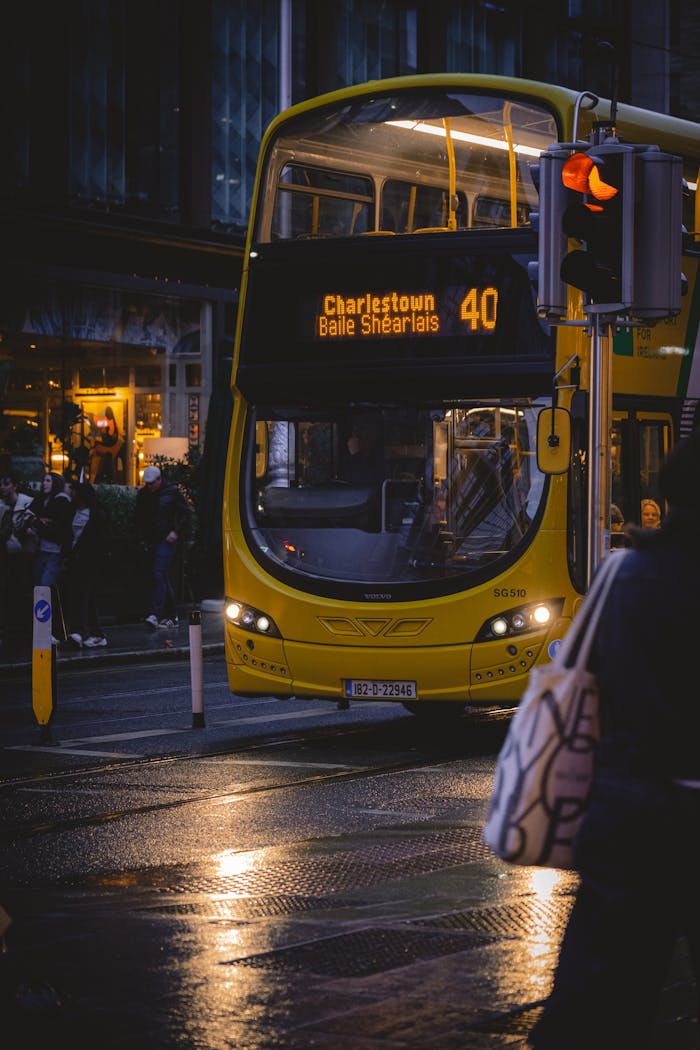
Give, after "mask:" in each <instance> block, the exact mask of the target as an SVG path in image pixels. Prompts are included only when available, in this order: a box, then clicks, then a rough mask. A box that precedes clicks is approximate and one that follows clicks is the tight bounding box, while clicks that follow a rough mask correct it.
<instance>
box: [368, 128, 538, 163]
mask: <svg viewBox="0 0 700 1050" xmlns="http://www.w3.org/2000/svg"><path fill="white" fill-rule="evenodd" d="M386 123H387V124H390V125H391V127H393V128H406V129H407V130H408V131H420V132H422V134H424V135H439V136H440V137H441V138H443V139H444V138H445V137H446V132H445V129H444V128H441V127H438V126H437V125H436V124H425V123H423V121H418V123H415V124H414V123H413V121H411V120H387V122H386ZM450 138H451V139H454V140H455V141H457V142H470V143H471V144H472V145H473V146H487V147H489V148H490V149H500V150H508V149H510V146H509V144H508V143H507V142H506V141H505V139H503V140H501V139H489V138H487V137H486V136H485V135H470V134H469V132H468V131H455V130H454V129H451V130H450ZM513 150H514V152H515V153H524V154H525V155H526V156H528V157H539V155H540V153H541V152H542V151H541V150H539V149H535V147H534V146H523V145H521V144H520V143H519V142H514V143H513Z"/></svg>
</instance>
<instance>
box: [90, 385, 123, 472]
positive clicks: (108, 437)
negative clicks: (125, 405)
mask: <svg viewBox="0 0 700 1050" xmlns="http://www.w3.org/2000/svg"><path fill="white" fill-rule="evenodd" d="M95 430H96V432H97V433H96V437H95V445H94V448H93V450H92V451H93V457H92V470H91V474H92V476H93V484H97V483H98V482H99V481H101V480H103V479H104V480H107V481H114V480H115V475H116V469H115V463H116V459H117V456H118V455H119V449H120V447H121V439H120V435H119V427H118V426H117V421H116V419H115V418H114V411H113V410H112V406H111V405H107V406H106V407H105V411H104V416H102V417H100V418H98V419H96V420H95Z"/></svg>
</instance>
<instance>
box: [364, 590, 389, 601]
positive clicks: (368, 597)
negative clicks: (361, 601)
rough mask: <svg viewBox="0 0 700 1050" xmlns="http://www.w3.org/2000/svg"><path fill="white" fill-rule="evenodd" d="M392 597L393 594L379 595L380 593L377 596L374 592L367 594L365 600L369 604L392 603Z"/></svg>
mask: <svg viewBox="0 0 700 1050" xmlns="http://www.w3.org/2000/svg"><path fill="white" fill-rule="evenodd" d="M392 597H393V595H391V594H379V593H376V594H375V593H374V592H373V591H370V592H369V593H365V599H366V600H367V601H368V602H390V601H391V599H392Z"/></svg>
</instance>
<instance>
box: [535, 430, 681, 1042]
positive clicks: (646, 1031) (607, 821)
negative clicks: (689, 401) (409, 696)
mask: <svg viewBox="0 0 700 1050" xmlns="http://www.w3.org/2000/svg"><path fill="white" fill-rule="evenodd" d="M659 486H660V491H661V495H662V496H663V498H664V499H665V501H667V503H668V514H667V515H666V516H665V517H664V519H663V521H662V523H661V525H660V527H658V528H638V527H636V526H627V529H626V535H627V536H628V538H629V539H630V540H631V542H632V549H631V550H627V551H626V552H625V553H624V554H622V553H619V552H618V553H616V554H615V555H614V557H616V558H618V557H622V558H624V561H623V563H622V565H621V566H620V569H619V571H618V574H617V576H616V577H615V580H614V582H613V585H612V589H611V592H610V595H609V597H608V600H607V601H606V604H605V607H604V609H603V611H602V617H601V621H600V625H599V628H598V632H597V636H596V641H595V645H594V653H593V656H594V663H593V666H594V669H595V671H596V674H597V677H598V685H599V691H600V710H601V720H602V728H603V734H602V739H601V743H600V747H599V752H598V759H597V763H596V771H595V776H594V782H593V788H592V794H591V799H590V804H589V807H588V809H587V811H586V814H585V816H584V819H583V823H582V825H581V828H580V831H579V834H578V836H577V839H576V843H575V857H576V866H577V869H578V871H579V873H580V876H581V882H580V886H579V889H578V892H577V896H576V900H575V903H574V906H573V909H572V912H571V915H570V918H569V923H568V926H567V929H566V932H565V934H564V938H563V942H562V945H561V950H560V955H559V962H558V965H557V969H556V973H555V977H554V986H553V989H552V992H551V995H550V997H549V999H548V1000H547V1002H546V1004H545V1008H544V1012H543V1014H542V1016H541V1018H540V1020H539V1021H538V1023H537V1024H536V1025H535V1026H534V1028H533V1030H532V1032H531V1034H530V1045H531V1046H533V1047H535V1048H537V1050H553V1048H556V1050H579V1048H581V1050H582V1048H584V1047H585V1048H586V1050H590V1048H591V1047H596V1048H597V1050H643V1048H645V1047H651V1046H652V1045H656V1044H655V1043H654V1020H655V1016H656V1013H657V1009H658V1005H659V999H660V995H661V991H662V989H663V986H664V983H665V980H666V978H667V975H668V971H669V965H670V963H671V958H672V955H673V953H674V949H675V946H676V941H677V938H678V937H679V936H680V935H685V937H686V940H687V945H688V949H689V953H690V958H691V961H692V964H693V966H694V970H695V981H696V985H698V986H699V987H700V893H698V886H700V852H699V851H698V848H697V842H698V828H700V699H698V686H697V680H698V679H697V662H696V654H697V648H698V638H697V623H698V618H697V601H698V594H700V542H698V541H699V538H700V431H695V432H693V434H692V435H691V436H690V437H688V438H686V439H685V440H684V441H682V442H680V443H679V444H678V445H677V446H676V449H675V450H674V451H673V452H672V453H671V454H670V455H669V457H668V459H667V460H666V462H665V463H664V465H663V466H662V468H661V472H660V475H659Z"/></svg>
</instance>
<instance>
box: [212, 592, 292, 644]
mask: <svg viewBox="0 0 700 1050" xmlns="http://www.w3.org/2000/svg"><path fill="white" fill-rule="evenodd" d="M224 610H225V616H226V622H227V623H230V624H235V626H236V627H241V628H242V629H243V630H244V631H250V632H251V634H265V635H267V636H268V637H270V638H281V637H282V635H281V633H280V630H279V628H278V627H277V624H276V623H275V621H274V620H273V619H272V617H271V616H268V615H267V613H264V612H261V610H260V609H254V608H253V606H252V605H246V604H245V603H244V602H237V601H236V600H235V598H227V599H226V601H225V603H224Z"/></svg>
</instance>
